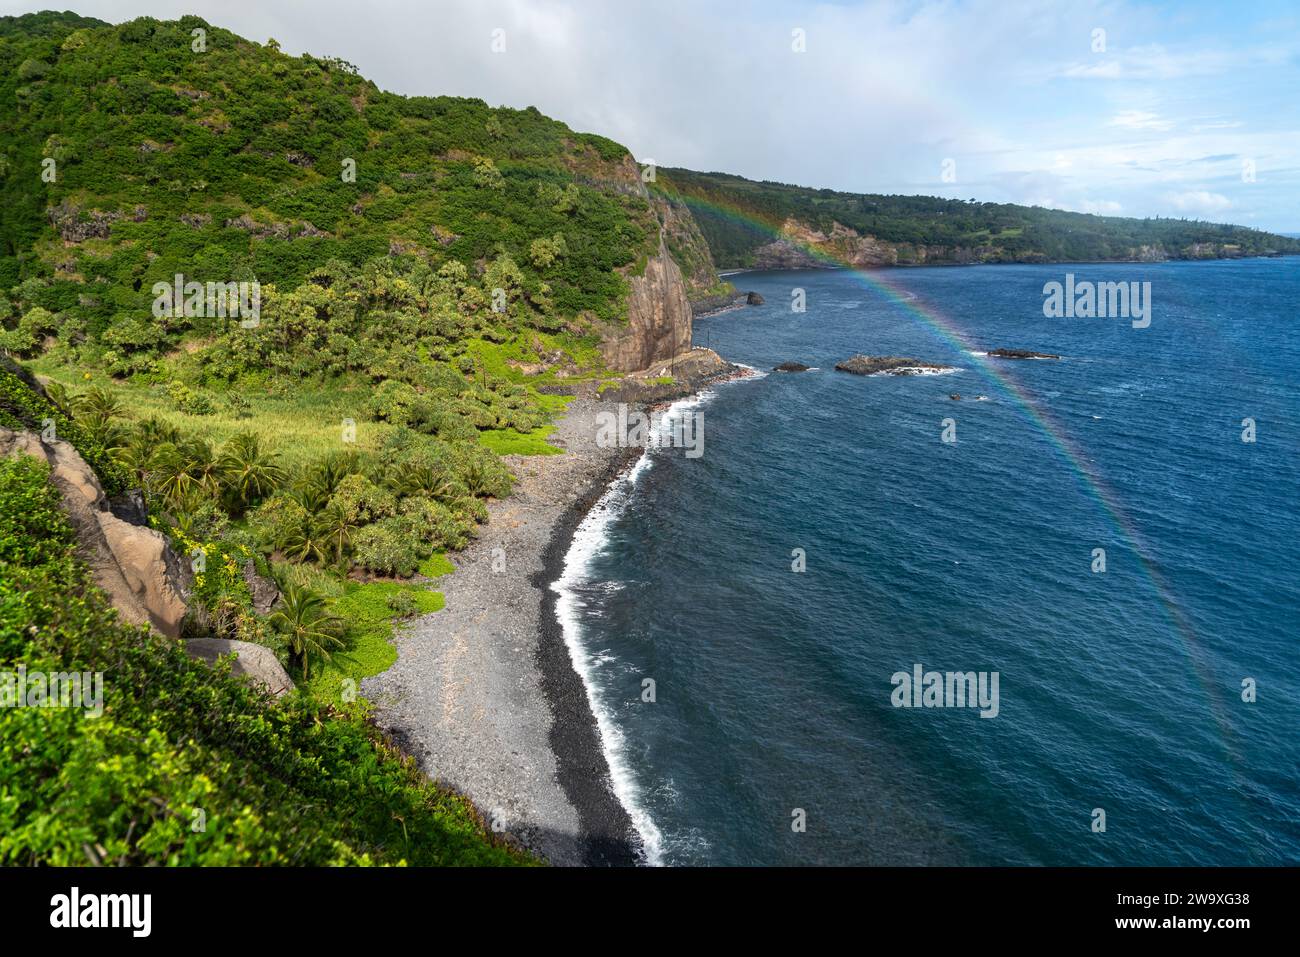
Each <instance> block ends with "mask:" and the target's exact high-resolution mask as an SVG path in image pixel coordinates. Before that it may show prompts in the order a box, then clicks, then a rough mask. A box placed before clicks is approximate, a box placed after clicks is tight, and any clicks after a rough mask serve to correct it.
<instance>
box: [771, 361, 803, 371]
mask: <svg viewBox="0 0 1300 957" xmlns="http://www.w3.org/2000/svg"><path fill="white" fill-rule="evenodd" d="M808 369H809V366H806V365H804V364H803V363H802V362H782V363H781V364H780V365H779V366H776V367H774V368H773V369H772V371H773V372H807V371H808Z"/></svg>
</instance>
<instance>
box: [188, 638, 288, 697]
mask: <svg viewBox="0 0 1300 957" xmlns="http://www.w3.org/2000/svg"><path fill="white" fill-rule="evenodd" d="M185 651H186V653H187V654H188V655H190V657H192V658H198V659H199V660H200V661H204V662H206V663H207V664H209V665H214V664H216V663H217V658H219V657H224V656H226V655H231V654H233V655H236V658H235V661H234V664H233V665H232V666H231V669H230V673H231V674H235V675H241V676H242V677H245V678H247V679H248V680H249V681H251V682H253V684H255V685H257V686H258V687H260V688H262V690H264V691H266V692H267V693H268V694H272V695H275V697H277V698H278V697H280V696H281V695H283V694H287V693H288V692H290V691H292V690H293V689H294V683H293V679H292V678H290V677H289V673H288V672H287V671H285V670H284V666H283V665H281V664H280V661H279V659H278V658H276V657H275V652H274V651H272V650H271V649H270V648H265V647H263V646H262V645H255V644H253V643H252V642H251V641H232V640H230V639H227V638H192V639H190V640H189V641H187V642H185Z"/></svg>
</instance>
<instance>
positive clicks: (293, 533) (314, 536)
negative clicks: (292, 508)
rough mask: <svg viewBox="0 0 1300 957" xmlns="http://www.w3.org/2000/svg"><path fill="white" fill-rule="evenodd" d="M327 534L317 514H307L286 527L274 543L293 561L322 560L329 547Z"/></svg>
mask: <svg viewBox="0 0 1300 957" xmlns="http://www.w3.org/2000/svg"><path fill="white" fill-rule="evenodd" d="M327 534H328V533H327V532H326V531H324V529H323V528H322V526H321V522H320V520H319V518H318V517H317V516H315V515H307V516H305V517H304V518H303V520H302V521H301V522H298V523H296V524H295V525H294V526H293V527H292V528H290V529H288V530H287V531H286V532H285V533H284V534H283V535H282V536H281V537H280V540H279V541H278V542H276V543H275V544H276V547H277V548H278V549H280V551H281V552H283V553H284V556H285V557H286V558H289V559H292V560H293V561H295V562H312V561H317V562H318V561H323V560H324V558H325V554H326V552H327V550H328V549H329V541H328V540H327V539H326V535H327Z"/></svg>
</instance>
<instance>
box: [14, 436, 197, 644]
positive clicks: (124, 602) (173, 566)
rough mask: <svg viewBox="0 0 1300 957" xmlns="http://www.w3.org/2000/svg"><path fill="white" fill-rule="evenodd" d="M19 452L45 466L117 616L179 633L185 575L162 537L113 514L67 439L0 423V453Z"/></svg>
mask: <svg viewBox="0 0 1300 957" xmlns="http://www.w3.org/2000/svg"><path fill="white" fill-rule="evenodd" d="M19 455H30V456H32V457H33V458H38V459H41V460H42V461H44V462H45V463H47V464H48V465H49V467H50V479H51V481H52V482H53V483H54V487H55V488H56V489H58V491H59V495H60V497H61V498H62V499H63V510H64V513H65V514H66V515H67V516H68V521H69V523H70V524H71V525H72V528H73V531H74V532H75V533H76V536H77V551H78V554H80V556H81V558H82V560H84V561H85V562H86V564H87V566H88V567H89V568H90V572H91V575H92V576H93V577H94V579H95V584H97V585H98V586H99V587H100V588H102V589H103V590H104V592H105V593H107V595H108V597H109V599H110V600H111V601H112V602H113V606H114V607H115V608H116V609H117V610H118V614H119V615H120V616H121V617H122V620H123V621H126V622H128V623H130V624H133V625H151V626H152V627H153V628H155V629H156V630H157V631H159V632H161V633H162V634H164V635H166V636H167V637H169V638H177V637H179V636H180V632H181V620H182V619H183V618H184V617H185V612H186V610H187V609H186V597H187V594H188V588H189V579H188V577H187V574H186V569H185V566H184V565H183V563H182V562H181V560H180V558H179V556H177V554H176V553H175V551H174V550H173V549H172V547H171V543H170V542H168V540H167V539H166V537H164V536H163V535H162V534H161V533H160V532H156V531H154V530H153V529H151V528H146V527H141V526H139V525H132V524H131V523H130V522H125V521H123V520H122V519H120V518H118V517H117V516H116V515H114V514H113V513H112V512H111V511H110V510H109V505H108V500H107V498H106V497H105V496H104V489H103V488H102V487H101V486H100V484H99V479H98V478H97V477H96V476H95V473H94V470H93V469H91V468H90V466H89V465H87V464H86V462H85V460H84V459H82V457H81V454H80V453H79V452H77V450H76V449H75V448H73V447H72V446H71V445H69V444H68V443H67V442H64V441H62V440H61V439H54V440H52V441H50V442H43V441H42V440H41V438H40V437H39V436H37V435H36V434H34V433H32V432H27V431H22V432H15V431H14V430H12V429H6V428H0V456H3V457H5V458H15V457H17V456H19Z"/></svg>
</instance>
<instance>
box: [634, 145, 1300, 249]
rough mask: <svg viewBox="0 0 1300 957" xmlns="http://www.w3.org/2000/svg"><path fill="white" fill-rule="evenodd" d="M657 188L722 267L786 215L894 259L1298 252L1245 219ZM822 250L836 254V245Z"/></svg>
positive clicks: (686, 185)
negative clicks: (684, 212) (687, 217)
mask: <svg viewBox="0 0 1300 957" xmlns="http://www.w3.org/2000/svg"><path fill="white" fill-rule="evenodd" d="M659 181H660V186H661V188H663V189H664V190H665V191H666V192H668V193H669V194H670V195H675V196H676V197H678V198H680V199H681V200H682V201H684V202H685V203H686V205H687V206H688V207H689V208H690V210H691V212H692V213H693V214H694V217H695V220H696V222H697V223H698V224H699V228H700V230H701V232H702V233H703V234H704V238H705V239H706V241H707V242H708V245H709V250H710V252H711V253H712V254H713V260H714V262H715V263H716V265H717V266H718V267H719V268H723V269H727V268H737V267H746V266H753V265H756V253H757V251H758V250H759V249H760V248H761V247H762V246H764V245H766V244H768V243H770V242H772V240H773V239H774V238H775V237H774V233H776V232H778V231H780V230H781V229H782V227H783V226H784V225H785V224H786V223H787V222H788V221H790V220H794V221H796V222H798V223H800V224H803V225H805V226H808V227H811V228H813V229H816V230H818V231H820V232H822V233H825V234H830V232H831V231H832V229H833V228H834V226H835V224H836V223H838V224H840V225H841V226H843V227H848V228H849V229H851V230H853V231H855V232H856V233H858V234H860V235H861V236H864V237H874V239H876V240H879V241H880V242H881V243H882V244H885V245H887V246H888V247H890V248H891V252H892V253H893V254H896V255H897V261H898V262H899V263H913V262H922V261H924V262H1055V261H1066V262H1071V261H1077V262H1087V261H1094V260H1127V259H1144V258H1145V259H1163V258H1168V259H1198V258H1212V257H1233V256H1258V255H1270V254H1274V253H1297V252H1300V241H1297V240H1295V239H1290V238H1287V237H1284V236H1276V235H1272V234H1269V233H1263V232H1259V231H1258V230H1253V229H1247V228H1245V227H1243V226H1226V225H1220V224H1218V223H1206V222H1198V221H1194V220H1184V219H1128V218H1124V217H1118V216H1093V215H1089V214H1086V213H1072V212H1065V211H1062V210H1054V209H1044V208H1042V207H1038V206H1016V205H1012V204H1008V203H979V202H974V201H969V202H967V201H962V200H956V199H941V198H938V197H933V196H882V195H876V194H857V193H840V192H836V191H834V190H829V189H810V188H807V187H803V186H790V185H787V184H785V183H772V182H767V181H764V182H755V181H753V180H748V179H744V178H743V177H740V176H732V175H730V174H727V173H697V172H692V171H691V170H685V169H661V170H660V171H659ZM850 247H851V244H848V246H847V247H846V246H845V245H844V244H841V248H840V249H836V248H834V247H828V248H826V249H824V250H819V251H822V252H825V253H827V254H828V255H830V256H831V258H833V259H838V258H842V256H843V248H850Z"/></svg>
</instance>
